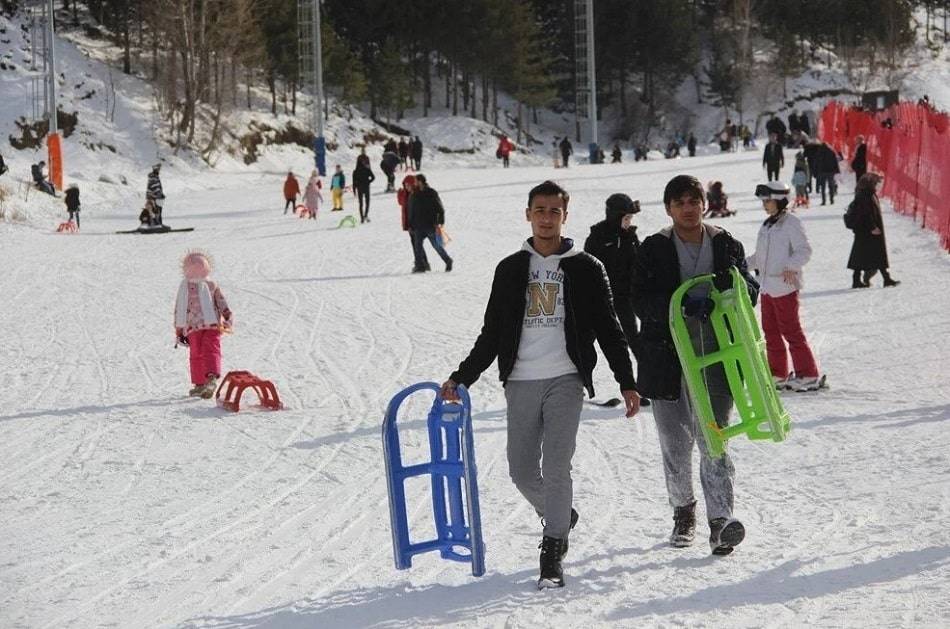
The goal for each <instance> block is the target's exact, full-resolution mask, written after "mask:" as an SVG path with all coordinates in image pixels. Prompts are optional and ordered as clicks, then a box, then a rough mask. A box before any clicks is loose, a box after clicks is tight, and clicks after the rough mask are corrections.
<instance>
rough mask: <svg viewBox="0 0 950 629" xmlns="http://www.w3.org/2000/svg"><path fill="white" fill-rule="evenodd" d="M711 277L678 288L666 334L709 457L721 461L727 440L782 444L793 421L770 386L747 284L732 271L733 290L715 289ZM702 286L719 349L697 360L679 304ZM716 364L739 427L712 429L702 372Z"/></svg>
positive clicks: (766, 363) (704, 276)
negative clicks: (705, 289)
mask: <svg viewBox="0 0 950 629" xmlns="http://www.w3.org/2000/svg"><path fill="white" fill-rule="evenodd" d="M714 277H715V276H713V275H701V276H699V277H694V278H692V279H690V280H687V281H686V282H683V284H682V285H681V286H680V287H679V288H677V289H676V292H674V293H673V298H672V299H671V300H670V332H671V333H672V335H673V344H674V345H675V346H676V353H677V355H678V356H679V360H680V365H681V366H682V367H683V377H684V379H685V380H686V388H687V390H688V393H689V398H690V401H691V402H692V406H693V408H694V409H695V412H696V415H697V417H698V418H699V424H700V427H701V428H702V431H703V437H705V439H706V445H707V446H708V448H709V454H710V456H712V457H713V458H719V457H721V456H722V455H723V453H724V452H725V443H726V441H727V440H729V439H732V438H733V437H735V436H737V435H747V436H748V437H749V439H771V440H772V441H783V440H784V439H785V436H786V435H787V434H788V431H789V430H790V428H791V420H790V419H789V416H788V413H787V412H786V411H785V408H784V407H783V406H782V401H781V399H780V398H779V395H778V392H777V391H776V390H775V385H774V383H773V382H772V372H771V371H770V370H769V366H768V361H767V360H766V357H765V341H764V340H763V339H762V333H761V332H760V331H759V323H758V320H757V319H756V318H755V310H754V309H753V306H752V301H751V300H750V299H749V292H748V290H747V288H746V282H745V280H744V279H743V278H742V275H741V274H740V273H739V271H738V270H736V269H735V268H732V269H730V277H731V278H732V286H731V287H730V288H729V289H727V290H719V289H718V288H716V285H715V284H714V283H713V278H714ZM704 283H708V284H709V285H710V291H709V298H710V299H712V300H713V303H715V305H716V307H715V308H714V309H713V312H712V314H711V315H710V317H709V321H710V323H711V324H712V328H713V331H714V333H715V335H716V342H717V344H718V347H719V349H718V350H717V351H714V352H711V353H707V354H705V355H697V354H696V352H695V350H694V349H693V344H692V343H691V342H690V339H689V332H688V330H687V328H686V319H685V318H684V316H683V313H682V307H681V304H682V302H683V296H684V295H685V294H686V292H687V291H689V290H690V289H691V288H693V287H695V286H697V285H699V284H704ZM715 363H722V365H723V368H724V370H725V374H726V380H727V381H728V383H729V390H730V391H731V392H732V397H733V399H734V400H735V405H736V413H737V415H738V417H739V421H738V423H732V424H730V425H728V426H726V427H725V428H720V427H719V426H718V425H717V424H716V418H715V416H714V415H713V409H712V403H711V401H710V399H709V391H708V390H707V387H706V383H705V378H704V377H703V369H705V368H706V367H709V366H710V365H713V364H715Z"/></svg>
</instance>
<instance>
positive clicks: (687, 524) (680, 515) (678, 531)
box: [670, 500, 696, 548]
mask: <svg viewBox="0 0 950 629" xmlns="http://www.w3.org/2000/svg"><path fill="white" fill-rule="evenodd" d="M695 538H696V501H695V500H694V501H693V502H691V503H689V504H688V505H686V506H683V507H676V508H675V509H673V532H672V533H670V546H672V547H674V548H685V547H687V546H692V545H693V540H694V539H695Z"/></svg>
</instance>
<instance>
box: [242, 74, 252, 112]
mask: <svg viewBox="0 0 950 629" xmlns="http://www.w3.org/2000/svg"><path fill="white" fill-rule="evenodd" d="M244 91H245V94H246V96H247V110H248V111H250V110H251V69H250V68H249V67H248V68H245V69H244Z"/></svg>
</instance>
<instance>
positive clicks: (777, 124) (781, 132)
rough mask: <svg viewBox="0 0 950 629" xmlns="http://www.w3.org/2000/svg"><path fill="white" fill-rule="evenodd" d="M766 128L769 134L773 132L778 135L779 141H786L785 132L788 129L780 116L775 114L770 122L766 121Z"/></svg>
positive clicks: (780, 142) (781, 142)
mask: <svg viewBox="0 0 950 629" xmlns="http://www.w3.org/2000/svg"><path fill="white" fill-rule="evenodd" d="M765 130H766V131H767V132H768V134H769V135H772V134H773V133H774V134H775V135H777V136H778V143H779V144H784V143H785V133H786V132H787V131H788V129H786V127H785V123H784V122H782V121H781V120H780V119H779V118H778V116H775V115H773V116H772V117H771V118H770V119H769V121H768V122H766V123H765Z"/></svg>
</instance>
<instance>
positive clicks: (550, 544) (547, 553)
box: [538, 535, 564, 590]
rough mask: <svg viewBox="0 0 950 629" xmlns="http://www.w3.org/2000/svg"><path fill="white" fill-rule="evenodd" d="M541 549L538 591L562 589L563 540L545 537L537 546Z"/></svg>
mask: <svg viewBox="0 0 950 629" xmlns="http://www.w3.org/2000/svg"><path fill="white" fill-rule="evenodd" d="M538 548H540V549H541V576H540V577H539V578H538V589H539V590H543V589H545V588H562V587H564V572H563V570H561V557H563V556H564V540H561V539H558V538H556V537H548V536H547V535H545V536H544V538H543V539H542V540H541V543H540V544H538Z"/></svg>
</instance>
